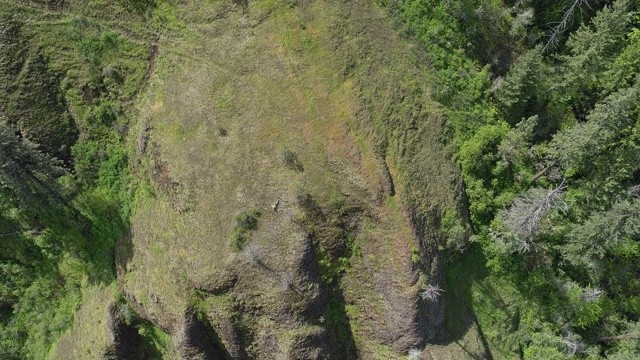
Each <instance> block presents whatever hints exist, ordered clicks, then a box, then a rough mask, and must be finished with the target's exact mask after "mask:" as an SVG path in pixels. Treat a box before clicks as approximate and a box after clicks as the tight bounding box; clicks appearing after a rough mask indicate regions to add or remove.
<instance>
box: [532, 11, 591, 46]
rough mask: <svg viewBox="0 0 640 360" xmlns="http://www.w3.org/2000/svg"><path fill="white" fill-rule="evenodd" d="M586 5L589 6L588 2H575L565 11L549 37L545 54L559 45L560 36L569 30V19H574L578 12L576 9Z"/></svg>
mask: <svg viewBox="0 0 640 360" xmlns="http://www.w3.org/2000/svg"><path fill="white" fill-rule="evenodd" d="M584 4H586V5H587V6H589V2H588V0H575V1H574V2H573V4H571V6H570V7H569V8H568V9H567V11H565V13H564V15H563V16H562V20H561V21H560V23H558V25H556V26H554V27H553V28H552V29H551V36H549V40H548V41H547V43H546V44H545V46H544V48H543V49H542V51H543V52H547V50H549V49H550V48H551V47H552V46H553V45H555V44H557V43H558V39H559V38H560V34H562V33H563V32H564V31H565V30H566V29H567V23H568V22H569V19H571V18H572V17H573V13H574V12H575V11H576V9H579V8H580V7H582V5H584Z"/></svg>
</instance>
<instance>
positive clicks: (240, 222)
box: [231, 209, 261, 250]
mask: <svg viewBox="0 0 640 360" xmlns="http://www.w3.org/2000/svg"><path fill="white" fill-rule="evenodd" d="M260 215H261V214H260V210H258V209H253V210H251V211H243V212H241V213H240V214H238V216H236V226H235V228H234V229H233V233H232V235H231V246H232V247H233V248H234V249H235V250H242V249H243V248H244V244H245V243H246V242H247V240H248V239H249V234H251V231H253V230H256V229H257V228H258V218H259V217H260Z"/></svg>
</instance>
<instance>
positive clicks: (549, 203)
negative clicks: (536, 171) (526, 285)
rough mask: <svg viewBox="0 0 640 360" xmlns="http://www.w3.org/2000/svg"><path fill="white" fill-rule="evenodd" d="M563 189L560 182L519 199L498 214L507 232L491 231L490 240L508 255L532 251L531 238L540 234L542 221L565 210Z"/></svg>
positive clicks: (532, 243)
mask: <svg viewBox="0 0 640 360" xmlns="http://www.w3.org/2000/svg"><path fill="white" fill-rule="evenodd" d="M566 188H567V186H566V184H565V182H564V181H563V182H562V183H561V184H560V185H558V186H557V187H556V188H555V189H543V188H533V189H530V190H529V191H527V192H526V193H525V194H523V195H520V196H518V197H517V198H516V199H515V200H514V201H513V205H511V207H510V208H508V209H504V210H502V211H500V212H499V213H498V219H499V220H500V222H501V223H502V225H503V226H504V227H505V228H506V231H502V232H501V231H492V235H493V237H494V238H495V239H496V240H498V241H500V242H501V243H502V244H503V245H504V246H506V247H507V250H508V251H509V252H519V253H526V252H529V251H531V249H532V248H533V245H534V242H533V241H534V239H535V238H536V236H538V234H540V233H541V232H542V229H543V227H542V220H543V219H544V218H545V217H546V216H548V215H549V213H550V212H551V211H553V210H555V211H566V210H567V204H566V203H565V202H564V200H563V197H564V190H565V189H566Z"/></svg>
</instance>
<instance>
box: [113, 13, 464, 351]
mask: <svg viewBox="0 0 640 360" xmlns="http://www.w3.org/2000/svg"><path fill="white" fill-rule="evenodd" d="M163 11H166V13H165V14H164V15H163V16H165V17H166V18H167V19H171V20H170V21H169V22H168V23H167V28H169V30H167V32H166V33H165V34H164V35H162V36H161V37H160V39H159V40H158V56H157V58H156V62H155V66H154V73H153V74H152V76H151V78H150V84H149V87H148V90H147V91H146V93H145V94H144V96H143V99H142V100H141V101H140V103H139V105H138V108H139V111H140V117H139V123H138V125H137V127H136V131H135V134H134V135H132V136H130V141H131V143H132V146H133V147H135V148H136V151H137V156H138V158H137V162H136V165H135V166H134V168H135V169H136V170H137V172H138V173H139V174H140V175H141V176H144V177H147V178H148V179H150V181H151V183H152V184H153V186H152V188H151V189H149V191H148V192H147V193H145V195H143V196H142V197H141V198H140V199H139V200H138V202H137V204H136V209H135V213H134V216H133V219H132V227H131V235H130V238H129V240H128V241H127V242H125V243H123V244H121V246H120V249H119V251H118V254H119V255H118V262H119V268H120V270H119V278H120V283H121V287H122V289H123V291H124V293H125V294H126V297H127V298H128V299H129V300H130V302H131V303H132V304H135V308H136V310H138V311H139V312H140V313H141V314H142V315H143V316H144V317H145V318H147V319H149V320H151V321H152V322H153V323H155V324H157V325H159V326H160V327H161V328H162V329H164V330H165V331H167V332H169V333H171V334H174V337H175V336H177V334H180V333H181V331H182V330H181V329H182V327H183V325H181V324H183V322H184V317H185V313H186V312H187V311H188V309H192V308H193V307H197V308H198V309H199V311H201V313H202V314H203V315H204V317H206V318H207V321H208V322H209V323H210V324H211V326H212V327H213V329H214V331H215V332H216V333H217V334H218V336H219V337H220V342H221V343H222V344H223V345H224V346H225V347H226V349H227V351H229V352H230V355H231V356H238V357H244V356H250V357H277V356H285V355H288V356H293V357H296V356H302V355H300V353H299V352H300V351H303V352H304V351H307V350H308V351H320V352H321V353H322V351H324V353H323V354H325V355H326V354H334V355H335V356H340V357H347V356H355V355H356V354H357V355H359V356H361V357H362V358H389V357H401V356H402V355H403V354H406V351H407V350H408V349H409V348H413V347H416V348H417V347H421V346H423V345H424V344H425V341H427V340H434V339H436V338H437V337H438V336H440V337H442V335H443V334H439V333H437V330H438V329H439V328H440V327H441V325H442V323H443V321H444V300H443V299H438V300H436V301H433V302H429V301H423V300H421V299H420V297H419V296H418V293H419V292H420V291H421V290H423V289H424V288H425V287H426V286H427V285H428V284H435V285H438V284H439V285H440V286H443V285H442V284H443V281H444V274H443V272H442V269H441V264H440V263H439V261H440V256H439V252H440V250H444V249H446V248H447V247H448V246H450V247H451V246H453V245H452V244H454V243H455V240H456V239H451V238H447V236H445V234H444V233H443V232H442V231H441V230H440V222H441V219H443V218H445V215H446V214H447V211H448V212H449V218H451V217H459V216H460V215H459V214H460V210H458V209H459V208H460V206H459V205H458V204H459V201H460V200H459V196H460V195H459V194H460V188H459V187H460V185H459V184H460V183H459V180H458V177H457V175H456V172H455V168H454V166H453V165H452V163H451V161H450V160H449V156H448V153H447V151H446V150H445V145H444V144H443V140H444V136H445V135H444V133H443V131H444V130H443V125H444V118H443V116H442V114H441V111H440V110H439V107H438V105H437V104H435V103H433V101H431V100H430V82H429V75H428V69H427V68H426V67H425V66H424V65H422V64H420V60H419V57H418V56H417V55H416V53H415V52H414V51H415V49H413V48H412V47H411V45H410V44H409V43H407V42H406V41H405V40H403V39H402V38H400V37H399V36H398V35H397V34H396V33H395V32H394V30H393V27H392V24H391V23H390V21H389V19H388V18H387V16H386V15H385V14H384V12H383V11H382V10H380V9H377V8H376V7H375V6H372V5H371V4H368V3H366V2H362V3H360V2H354V3H348V4H345V3H342V2H323V1H314V2H304V3H291V2H289V1H257V2H249V3H248V4H243V3H233V2H230V1H213V2H211V3H209V4H206V5H205V4H201V3H199V2H198V3H196V2H193V3H182V4H179V5H178V6H176V7H175V8H173V7H172V8H167V9H165V10H163ZM309 196H310V197H309ZM304 199H311V200H309V201H307V200H304ZM276 204H277V208H276V210H275V211H274V210H273V207H274V206H276ZM305 204H306V205H305ZM309 204H312V205H309ZM307 205H308V206H307ZM305 206H306V207H305ZM310 209H311V210H310ZM313 209H315V210H313ZM254 210H258V211H259V212H260V216H259V217H257V227H256V229H255V230H252V231H247V232H246V234H245V233H243V234H245V235H243V236H245V238H244V239H243V242H244V244H243V245H242V246H240V247H241V248H243V250H240V251H238V250H234V246H233V240H232V239H233V238H234V236H235V235H234V234H237V232H238V230H236V228H237V226H238V225H237V224H236V220H235V218H236V216H237V215H238V214H241V213H243V212H251V211H254ZM459 226H460V227H461V225H459ZM460 231H462V232H464V229H463V230H460ZM462 235H464V234H462ZM309 246H311V247H312V248H313V249H314V250H313V255H312V256H311V257H310V256H309V254H308V253H309ZM439 249H440V250H439ZM315 268H317V270H314V269H315ZM315 273H317V274H315ZM310 339H311V340H310ZM318 339H319V340H318ZM305 342H307V343H305ZM308 342H311V343H312V344H309V343H308ZM323 344H325V345H323ZM326 344H330V347H332V349H330V350H328V349H326V346H327V345H326ZM323 347H324V348H323ZM318 349H320V350H318ZM323 349H324V350H323ZM278 354H280V355H278ZM305 356H306V355H305Z"/></svg>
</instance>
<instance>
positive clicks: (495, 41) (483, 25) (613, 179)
mask: <svg viewBox="0 0 640 360" xmlns="http://www.w3.org/2000/svg"><path fill="white" fill-rule="evenodd" d="M383 3H385V2H383ZM387 5H388V6H390V7H391V8H392V9H393V11H394V12H395V14H396V15H397V16H399V18H400V19H402V21H403V23H404V24H405V27H406V29H407V30H408V32H409V33H410V35H412V36H413V37H414V38H416V39H417V40H418V41H420V42H421V43H422V44H423V45H424V48H425V50H426V53H427V57H428V60H429V63H430V65H431V66H432V67H433V68H434V71H435V72H436V77H437V80H438V82H439V83H438V84H437V88H438V92H437V96H438V99H439V100H440V102H442V103H443V104H444V105H445V106H446V107H448V109H449V111H448V123H449V126H450V128H451V134H452V137H453V143H454V144H455V147H454V153H455V158H456V160H457V162H458V164H459V166H460V168H461V171H462V174H463V177H464V181H465V184H466V192H467V196H468V199H469V210H470V215H471V221H472V225H473V229H474V232H475V239H477V240H478V243H479V244H478V245H477V246H481V247H482V248H483V250H484V254H485V256H486V257H487V260H488V262H487V267H488V268H489V270H491V271H492V273H493V276H497V277H500V278H502V279H508V280H509V281H511V283H512V284H514V286H516V287H517V288H518V289H519V290H520V291H521V299H520V301H521V302H522V306H523V309H524V308H526V307H527V305H526V304H536V306H537V309H539V312H538V313H537V314H536V316H535V318H528V317H526V316H525V317H523V318H522V319H521V320H519V321H520V323H519V329H520V331H521V332H522V333H523V340H522V342H521V344H520V346H521V349H522V353H523V354H524V357H525V358H558V359H561V358H566V357H571V356H584V357H588V356H592V357H598V356H601V355H606V356H609V357H612V358H616V357H619V358H624V357H629V356H631V357H637V356H640V349H639V348H638V346H637V340H636V343H633V342H632V339H635V336H637V330H634V329H637V326H638V321H639V320H640V301H638V300H637V299H639V298H640V280H638V276H637V274H638V273H639V271H640V261H639V260H638V259H639V258H640V218H639V216H638V214H639V213H640V212H639V210H640V208H639V206H640V198H639V190H638V189H640V151H639V150H640V148H639V146H640V136H639V135H640V107H639V105H638V104H640V97H639V95H640V93H639V91H640V73H639V70H640V60H639V59H640V41H639V40H640V35H639V34H640V30H639V29H640V2H638V1H637V0H615V1H588V0H578V1H573V0H572V1H566V2H560V1H535V2H534V1H528V0H519V1H511V2H503V1H499V0H464V1H455V2H452V1H438V0H405V1H398V2H389V3H388V4H387ZM487 19H491V21H489V20H487ZM489 53H491V54H489ZM523 311H524V310H523ZM633 334H636V335H633Z"/></svg>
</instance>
